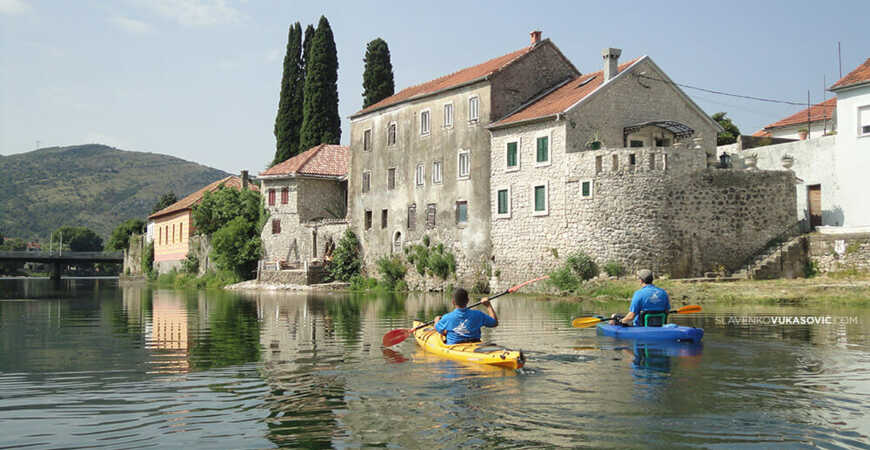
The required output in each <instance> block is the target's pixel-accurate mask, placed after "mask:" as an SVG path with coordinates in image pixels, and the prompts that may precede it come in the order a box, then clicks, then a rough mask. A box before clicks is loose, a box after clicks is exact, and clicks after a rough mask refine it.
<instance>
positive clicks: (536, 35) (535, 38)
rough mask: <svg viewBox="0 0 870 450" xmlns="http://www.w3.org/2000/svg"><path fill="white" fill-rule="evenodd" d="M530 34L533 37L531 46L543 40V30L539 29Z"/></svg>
mask: <svg viewBox="0 0 870 450" xmlns="http://www.w3.org/2000/svg"><path fill="white" fill-rule="evenodd" d="M529 36H531V38H532V43H531V44H529V45H530V46H532V47H534V46H535V45H537V43H538V42H541V32H540V31H538V30H535V31H532V32H530V33H529Z"/></svg>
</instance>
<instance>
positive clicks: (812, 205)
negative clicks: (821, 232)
mask: <svg viewBox="0 0 870 450" xmlns="http://www.w3.org/2000/svg"><path fill="white" fill-rule="evenodd" d="M807 209H809V212H810V227H811V228H815V227H818V226H821V225H822V185H821V184H814V185H812V186H807Z"/></svg>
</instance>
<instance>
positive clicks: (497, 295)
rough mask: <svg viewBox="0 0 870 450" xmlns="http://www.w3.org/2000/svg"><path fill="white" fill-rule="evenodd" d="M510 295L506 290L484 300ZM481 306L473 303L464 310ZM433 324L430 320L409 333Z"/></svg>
mask: <svg viewBox="0 0 870 450" xmlns="http://www.w3.org/2000/svg"><path fill="white" fill-rule="evenodd" d="M510 293H511V290H510V289H508V290H506V291H504V292H502V293H501V294H495V295H493V296H492V297H488V298H487V299H486V301H488V302H489V301H493V300H495V299H497V298H499V297H501V296H502V295H505V294H510ZM482 304H483V302H482V301H480V302H477V303H475V304H473V305H471V306H466V308H469V309H470V308H477V307H478V306H480V305H482ZM433 323H435V321H434V320H430V321H429V322H426V323H424V324H423V325H420V326H417V327H414V328H412V329H411V333H413V332H415V331H417V330H419V329H420V328H426V327H428V326H429V325H432V324H433Z"/></svg>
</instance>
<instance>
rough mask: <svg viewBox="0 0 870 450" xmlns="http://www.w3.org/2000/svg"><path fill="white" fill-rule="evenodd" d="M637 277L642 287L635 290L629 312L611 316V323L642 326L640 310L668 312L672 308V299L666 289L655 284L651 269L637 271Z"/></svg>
mask: <svg viewBox="0 0 870 450" xmlns="http://www.w3.org/2000/svg"><path fill="white" fill-rule="evenodd" d="M637 278H638V279H640V284H641V288H640V289H638V290H636V291H634V296H632V297H631V306H629V307H628V314H626V315H625V316H622V317H620V316H618V315H616V314H614V315H613V316H611V320H610V324H611V325H616V324H617V322H619V325H623V326H627V327H629V326H632V325H633V326H636V327H638V326H642V325H643V324H642V323H640V312H641V311H646V312H648V313H649V312H667V311H668V310H670V309H671V299H670V297H669V296H668V293H667V292H665V290H664V289H662V288H660V287H657V286H655V285H654V284H653V273H652V271H650V270H647V269H643V270H639V271H638V272H637Z"/></svg>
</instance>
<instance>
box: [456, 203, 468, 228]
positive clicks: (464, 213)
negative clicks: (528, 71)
mask: <svg viewBox="0 0 870 450" xmlns="http://www.w3.org/2000/svg"><path fill="white" fill-rule="evenodd" d="M456 223H457V224H460V223H468V202H467V201H465V200H462V201H458V202H456Z"/></svg>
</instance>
